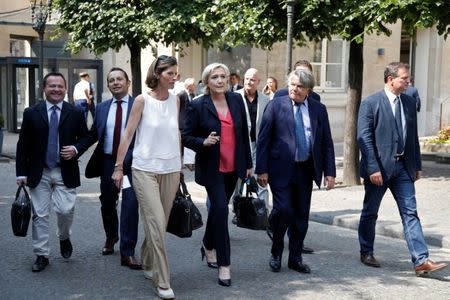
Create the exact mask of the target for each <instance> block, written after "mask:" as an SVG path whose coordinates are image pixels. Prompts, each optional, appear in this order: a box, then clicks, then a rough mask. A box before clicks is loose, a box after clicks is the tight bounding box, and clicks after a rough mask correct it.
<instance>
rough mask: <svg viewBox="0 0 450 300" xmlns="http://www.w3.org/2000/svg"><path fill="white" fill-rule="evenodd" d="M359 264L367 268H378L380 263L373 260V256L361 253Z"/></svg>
mask: <svg viewBox="0 0 450 300" xmlns="http://www.w3.org/2000/svg"><path fill="white" fill-rule="evenodd" d="M361 262H362V263H363V264H365V265H366V266H369V267H374V268H379V267H380V263H379V262H378V260H376V259H375V257H374V256H373V254H362V253H361Z"/></svg>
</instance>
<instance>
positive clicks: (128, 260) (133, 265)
mask: <svg viewBox="0 0 450 300" xmlns="http://www.w3.org/2000/svg"><path fill="white" fill-rule="evenodd" d="M120 264H121V265H122V266H126V267H128V268H130V269H132V270H142V265H141V264H140V263H139V262H138V261H137V259H136V258H134V256H122V257H121V259H120Z"/></svg>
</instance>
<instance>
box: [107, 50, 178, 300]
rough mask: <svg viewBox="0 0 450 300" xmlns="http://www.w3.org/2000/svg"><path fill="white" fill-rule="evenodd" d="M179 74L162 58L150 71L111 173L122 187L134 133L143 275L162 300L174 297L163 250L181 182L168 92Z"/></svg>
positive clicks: (174, 102) (174, 108)
mask: <svg viewBox="0 0 450 300" xmlns="http://www.w3.org/2000/svg"><path fill="white" fill-rule="evenodd" d="M176 75H177V61H176V59H175V58H174V57H171V56H165V55H161V56H159V57H158V58H157V59H156V60H155V61H154V62H153V63H152V65H151V66H150V68H149V70H148V73H147V79H146V81H145V83H146V84H147V86H148V87H149V88H150V91H149V92H147V93H143V94H142V95H139V96H138V97H137V98H136V99H135V101H134V104H133V108H132V110H131V114H130V117H129V120H128V124H127V127H126V128H125V131H124V133H123V138H122V139H121V143H120V146H119V150H118V153H117V161H116V168H115V171H114V174H113V180H114V183H115V184H116V185H117V187H119V188H120V187H121V186H122V182H123V171H122V168H123V167H122V163H123V160H124V157H125V153H126V151H127V149H128V147H129V145H130V143H131V140H132V137H133V135H134V133H135V132H136V137H135V142H134V151H133V163H132V166H131V167H132V175H133V188H134V191H135V193H136V196H137V199H138V202H139V207H140V211H141V219H142V222H143V225H144V232H145V240H144V242H143V244H142V248H141V257H142V268H143V269H144V276H145V277H146V278H149V279H152V280H153V282H154V283H155V286H156V293H157V294H158V296H159V297H160V298H163V299H172V298H174V297H175V296H174V293H173V290H172V289H171V288H170V272H169V265H168V262H167V254H166V247H165V234H166V226H167V222H168V219H169V215H170V210H171V208H172V203H173V199H174V198H175V194H176V192H177V190H178V186H179V183H180V170H181V153H180V149H181V148H180V134H179V129H178V108H179V103H178V98H177V96H175V95H173V94H172V93H169V89H172V88H173V86H174V82H175V77H176Z"/></svg>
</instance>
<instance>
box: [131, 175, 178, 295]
mask: <svg viewBox="0 0 450 300" xmlns="http://www.w3.org/2000/svg"><path fill="white" fill-rule="evenodd" d="M132 174H133V188H134V192H135V193H136V198H137V200H138V202H139V208H140V218H141V220H142V224H143V226H144V233H145V239H144V242H143V243H142V247H141V258H142V267H143V269H144V270H145V271H151V272H153V282H154V283H155V284H156V285H157V286H159V287H161V288H165V289H167V288H170V272H169V264H168V262H167V254H166V246H165V236H166V227H167V222H168V221H169V215H170V210H171V209H172V204H173V200H174V199H175V195H176V193H177V190H178V186H179V184H180V172H174V173H169V174H155V173H150V172H145V171H141V170H137V169H134V168H133V170H132Z"/></svg>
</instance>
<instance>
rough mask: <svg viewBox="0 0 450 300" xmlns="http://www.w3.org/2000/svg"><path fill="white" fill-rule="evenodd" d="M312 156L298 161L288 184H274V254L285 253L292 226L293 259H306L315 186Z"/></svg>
mask: <svg viewBox="0 0 450 300" xmlns="http://www.w3.org/2000/svg"><path fill="white" fill-rule="evenodd" d="M313 174H314V167H313V162H312V159H310V160H308V161H306V162H302V163H295V171H294V174H293V175H292V176H291V178H290V180H289V183H288V184H287V185H286V186H274V185H271V186H270V188H271V190H272V196H273V209H272V212H271V213H270V217H269V222H270V226H271V228H272V230H273V241H272V250H271V252H272V255H274V256H280V257H281V256H282V254H283V249H284V235H285V234H286V231H287V229H288V228H289V231H290V235H289V260H291V261H300V262H301V261H302V256H301V249H302V247H303V241H304V239H305V236H306V233H307V231H308V222H309V211H310V207H311V194H312V185H313Z"/></svg>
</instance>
